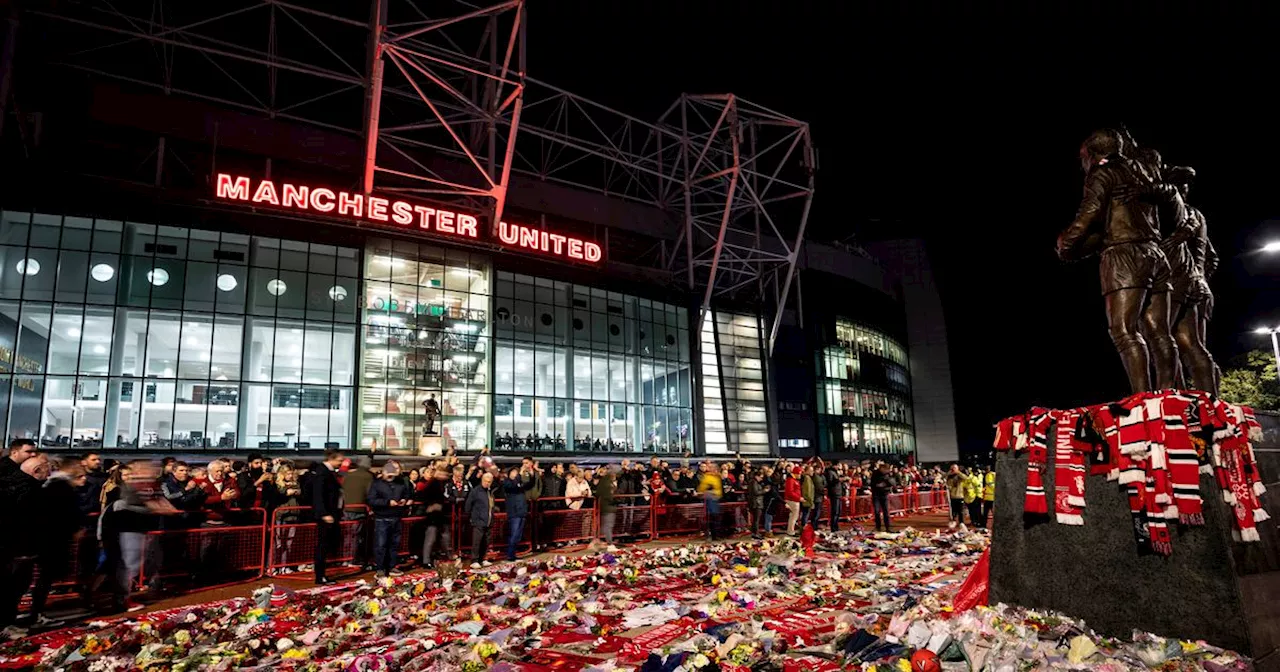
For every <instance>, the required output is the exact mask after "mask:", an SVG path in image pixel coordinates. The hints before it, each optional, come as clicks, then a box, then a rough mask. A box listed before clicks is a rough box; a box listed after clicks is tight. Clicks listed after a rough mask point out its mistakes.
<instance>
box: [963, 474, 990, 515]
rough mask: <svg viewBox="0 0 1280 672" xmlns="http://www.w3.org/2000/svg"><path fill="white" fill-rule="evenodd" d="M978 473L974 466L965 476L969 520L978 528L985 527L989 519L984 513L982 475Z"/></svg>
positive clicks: (965, 501)
mask: <svg viewBox="0 0 1280 672" xmlns="http://www.w3.org/2000/svg"><path fill="white" fill-rule="evenodd" d="M978 473H979V472H978V469H977V467H974V468H973V469H971V470H969V473H968V474H966V475H965V477H964V503H965V506H966V507H968V509H969V522H971V523H973V526H974V527H976V528H978V529H985V528H986V527H987V520H986V518H985V517H983V515H982V477H981V476H979V475H978Z"/></svg>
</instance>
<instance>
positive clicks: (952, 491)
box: [947, 464, 965, 529]
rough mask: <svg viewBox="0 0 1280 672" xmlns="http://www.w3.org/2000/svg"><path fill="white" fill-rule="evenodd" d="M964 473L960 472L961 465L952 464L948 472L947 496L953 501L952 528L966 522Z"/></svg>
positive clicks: (950, 525)
mask: <svg viewBox="0 0 1280 672" xmlns="http://www.w3.org/2000/svg"><path fill="white" fill-rule="evenodd" d="M964 480H965V478H964V474H962V473H960V465H958V464H953V465H951V471H949V472H947V498H948V499H950V501H951V523H950V524H949V525H948V527H950V528H953V529H954V528H955V526H956V525H963V524H964Z"/></svg>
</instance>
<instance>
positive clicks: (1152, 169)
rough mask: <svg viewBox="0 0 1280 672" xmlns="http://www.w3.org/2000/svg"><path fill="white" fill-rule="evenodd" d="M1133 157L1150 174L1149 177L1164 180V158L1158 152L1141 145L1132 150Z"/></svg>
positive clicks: (1158, 180) (1159, 180)
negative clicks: (1134, 150)
mask: <svg viewBox="0 0 1280 672" xmlns="http://www.w3.org/2000/svg"><path fill="white" fill-rule="evenodd" d="M1133 158H1134V160H1136V161H1137V162H1138V163H1139V164H1141V165H1142V168H1143V169H1144V170H1146V171H1147V172H1148V173H1149V174H1150V177H1151V179H1153V180H1155V181H1156V182H1163V181H1164V158H1163V157H1161V156H1160V152H1158V151H1156V150H1154V149H1152V148H1150V147H1142V148H1140V149H1138V150H1137V151H1136V152H1134V155H1133Z"/></svg>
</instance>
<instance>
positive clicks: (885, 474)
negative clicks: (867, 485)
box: [871, 462, 894, 532]
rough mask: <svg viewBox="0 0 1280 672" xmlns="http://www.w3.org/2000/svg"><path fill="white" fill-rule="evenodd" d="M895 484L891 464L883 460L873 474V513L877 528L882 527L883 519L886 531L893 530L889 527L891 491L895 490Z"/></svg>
mask: <svg viewBox="0 0 1280 672" xmlns="http://www.w3.org/2000/svg"><path fill="white" fill-rule="evenodd" d="M893 486H894V482H893V475H892V474H890V473H889V465H888V464H885V463H883V462H881V463H880V468H878V469H876V470H875V471H874V472H873V473H872V474H871V514H872V517H873V518H874V519H875V524H876V529H877V530H879V529H880V525H881V521H884V531H885V532H892V531H893V530H892V529H890V527H889V493H890V492H892V491H893Z"/></svg>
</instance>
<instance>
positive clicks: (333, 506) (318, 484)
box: [310, 450, 342, 586]
mask: <svg viewBox="0 0 1280 672" xmlns="http://www.w3.org/2000/svg"><path fill="white" fill-rule="evenodd" d="M341 466H342V452H341V451H337V450H330V451H328V452H326V453H325V454H324V461H323V462H321V463H319V464H317V465H315V466H314V467H312V469H311V479H310V480H311V512H312V514H313V515H314V516H315V521H316V558H315V563H316V564H315V570H316V585H317V586H323V585H325V584H328V583H332V581H331V580H330V579H329V578H328V577H327V576H325V570H326V562H327V557H328V554H329V552H330V551H331V550H333V549H336V548H337V547H338V541H339V539H340V538H341V536H342V527H341V525H342V523H341V521H342V485H341V484H339V483H338V468H339V467H341Z"/></svg>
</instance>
